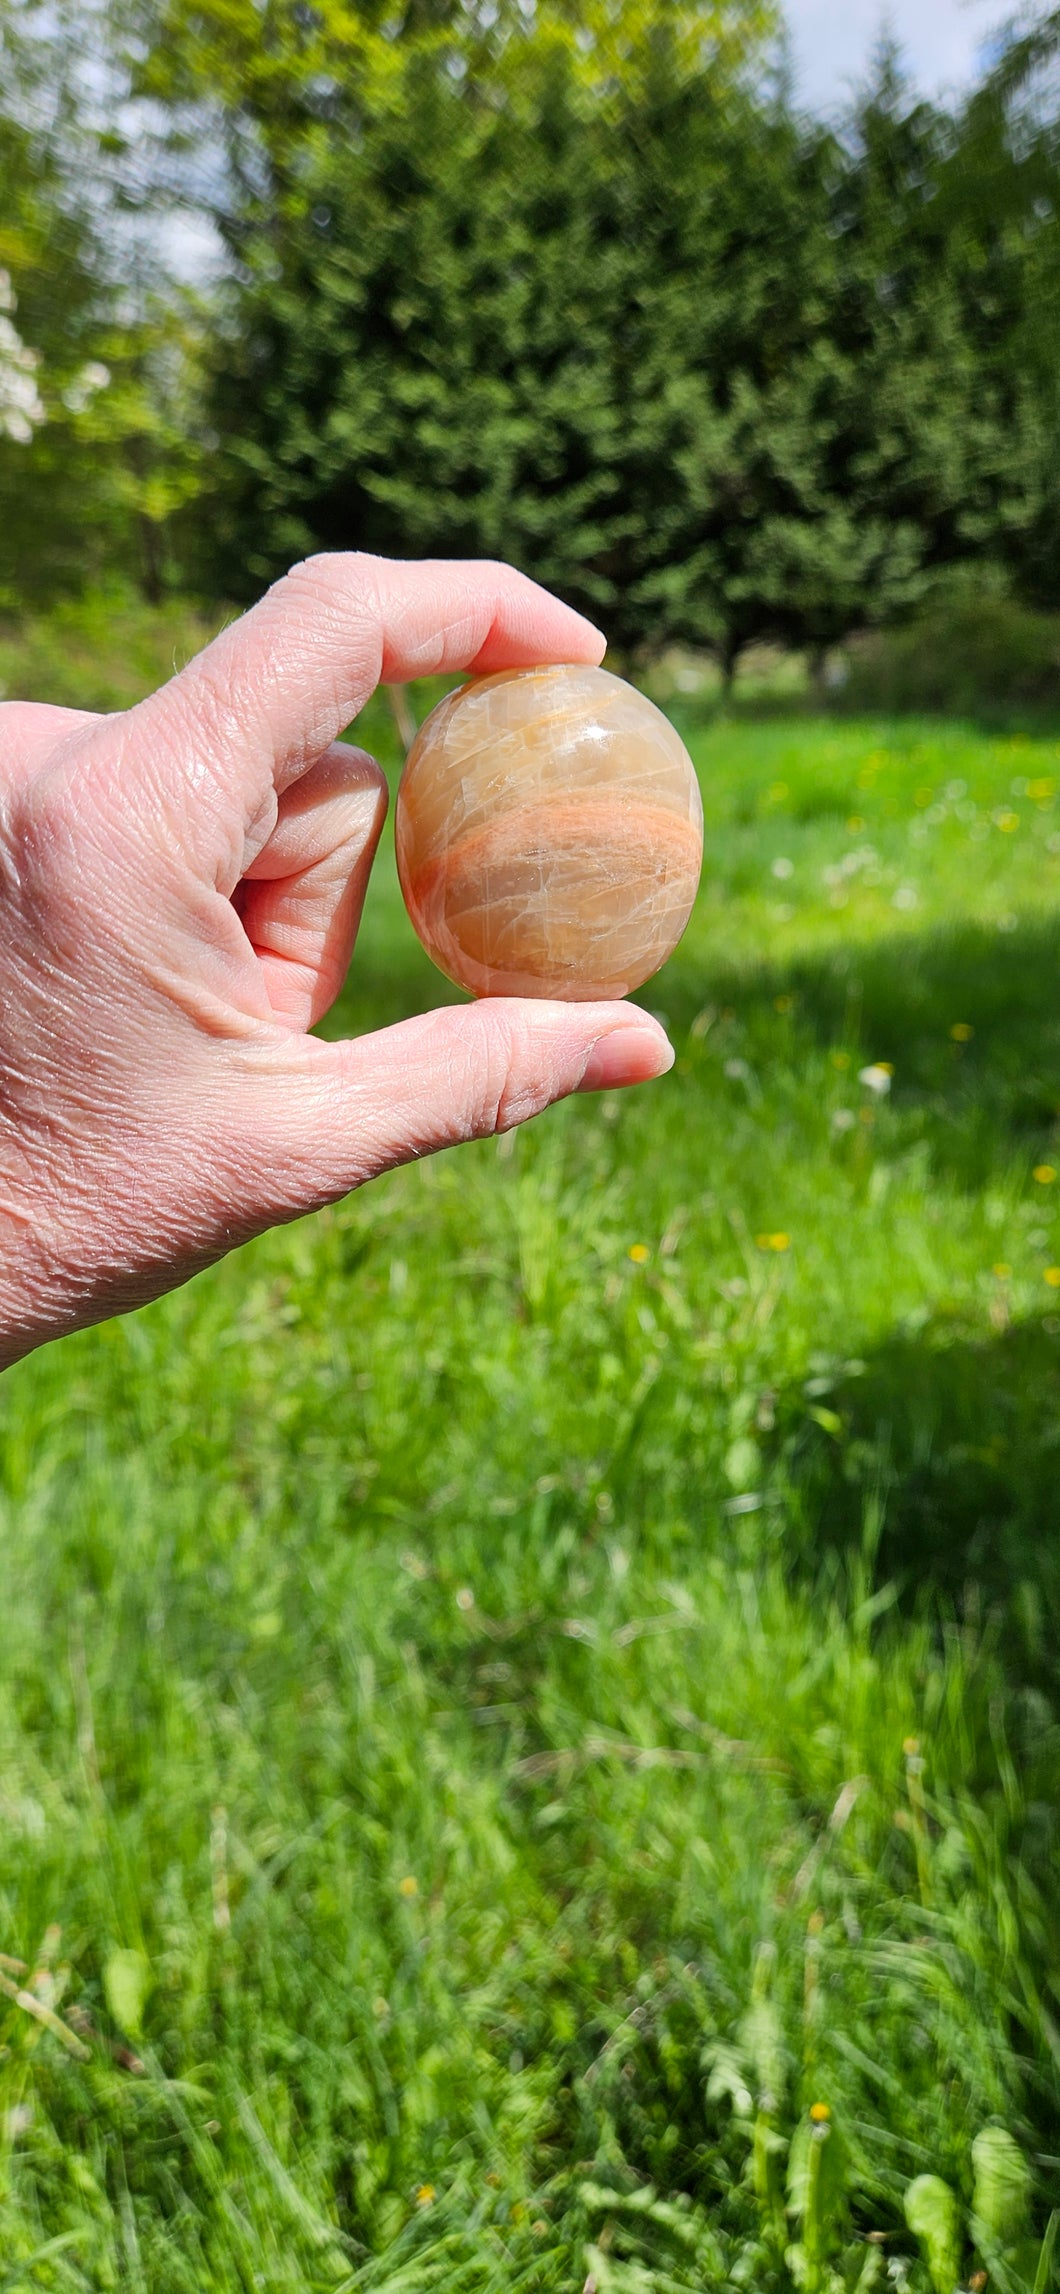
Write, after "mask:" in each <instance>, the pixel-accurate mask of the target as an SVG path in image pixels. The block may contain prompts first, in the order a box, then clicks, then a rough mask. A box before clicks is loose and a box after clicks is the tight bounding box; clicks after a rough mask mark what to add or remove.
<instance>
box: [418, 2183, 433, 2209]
mask: <svg viewBox="0 0 1060 2294" xmlns="http://www.w3.org/2000/svg"><path fill="white" fill-rule="evenodd" d="M436 2196H437V2193H436V2191H435V2188H434V2184H433V2183H432V2182H421V2184H420V2187H419V2189H418V2191H417V2192H416V2204H417V2206H431V2205H432V2204H433V2202H434V2199H435V2198H436Z"/></svg>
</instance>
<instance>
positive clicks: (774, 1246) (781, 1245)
mask: <svg viewBox="0 0 1060 2294" xmlns="http://www.w3.org/2000/svg"><path fill="white" fill-rule="evenodd" d="M755 1241H756V1243H757V1244H758V1248H759V1250H760V1251H786V1250H790V1248H791V1236H790V1235H786V1234H784V1233H782V1232H778V1233H777V1234H775V1235H756V1236H755Z"/></svg>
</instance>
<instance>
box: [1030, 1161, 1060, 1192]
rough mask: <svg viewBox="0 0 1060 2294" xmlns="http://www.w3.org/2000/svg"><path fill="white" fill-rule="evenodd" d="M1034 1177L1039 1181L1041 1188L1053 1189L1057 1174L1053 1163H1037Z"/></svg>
mask: <svg viewBox="0 0 1060 2294" xmlns="http://www.w3.org/2000/svg"><path fill="white" fill-rule="evenodd" d="M1032 1175H1033V1177H1034V1178H1035V1179H1037V1181H1038V1185H1039V1187H1051V1186H1052V1183H1053V1180H1054V1179H1055V1177H1056V1172H1055V1170H1054V1168H1053V1165H1052V1164H1051V1163H1036V1164H1035V1166H1034V1171H1033V1174H1032Z"/></svg>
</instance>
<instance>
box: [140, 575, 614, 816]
mask: <svg viewBox="0 0 1060 2294" xmlns="http://www.w3.org/2000/svg"><path fill="white" fill-rule="evenodd" d="M603 653H604V639H603V638H602V637H601V635H600V632H599V630H596V629H594V628H593V626H592V624H591V622H588V621H586V620H584V618H583V617H582V615H581V614H580V613H575V612H574V611H573V609H572V608H571V607H570V606H566V605H563V604H561V603H560V600H559V599H558V598H555V597H552V596H550V594H549V592H548V591H547V590H544V589H541V588H540V587H539V586H538V584H537V583H536V582H533V581H530V580H528V578H527V576H526V575H525V574H521V573H517V572H516V571H515V569H514V567H512V566H507V565H500V564H495V563H493V562H491V561H488V560H483V561H481V562H476V561H468V560H459V559H454V560H452V561H450V560H447V559H444V558H434V559H425V560H422V561H419V562H414V561H411V562H406V561H404V560H402V559H397V558H376V557H366V556H362V555H360V554H359V553H349V554H347V553H341V554H336V555H334V556H325V557H314V558H307V559H306V561H305V563H304V564H302V565H298V566H295V567H294V568H293V570H292V571H291V572H290V573H289V574H286V575H285V576H284V578H283V579H282V581H278V582H277V583H276V584H275V586H274V587H273V588H272V589H270V590H269V592H268V594H267V596H265V597H263V598H262V600H261V602H260V604H259V605H255V606H253V607H252V608H251V610H250V612H249V613H246V614H244V615H243V617H242V619H241V620H240V621H237V622H235V623H233V624H232V626H231V627H230V628H228V629H226V630H224V631H223V632H222V634H221V636H220V637H217V638H215V639H214V641H213V643H212V645H208V646H207V647H206V649H205V651H204V652H202V653H200V654H198V655H197V656H196V658H195V660H194V661H191V662H189V664H188V666H187V668H186V669H182V670H181V671H180V673H179V675H178V676H176V677H174V678H173V679H172V681H171V682H170V683H169V684H168V685H166V686H163V688H162V690H161V691H160V692H158V693H155V694H153V695H152V696H151V698H150V700H148V701H144V702H141V703H140V704H139V706H138V708H136V709H135V710H133V711H132V712H131V714H130V719H129V727H130V730H133V729H135V732H136V735H137V736H138V737H139V736H140V735H141V734H142V735H143V736H145V737H146V738H147V740H148V741H149V742H150V741H152V739H153V740H154V741H155V743H157V744H160V753H159V751H158V749H156V751H155V753H156V755H159V763H160V767H161V770H162V772H163V774H164V776H165V779H166V782H167V784H168V787H167V793H171V794H175V793H176V792H177V791H178V790H181V789H184V790H187V791H188V792H189V794H191V795H192V796H193V798H194V799H195V801H196V803H197V805H200V806H201V799H202V796H203V794H204V793H205V791H204V787H203V783H204V779H205V781H206V783H207V785H208V786H209V787H211V789H212V793H213V795H214V797H215V799H216V798H217V797H220V798H222V799H225V798H227V799H229V800H234V808H235V809H236V810H237V811H238V814H239V815H240V817H241V818H243V819H245V820H246V821H247V822H248V823H249V822H250V821H252V820H254V819H256V818H257V817H258V815H259V813H260V811H261V807H262V805H263V803H265V802H266V801H267V798H268V796H269V793H270V792H275V793H279V792H280V791H282V790H283V789H284V788H285V787H287V785H288V784H289V783H290V782H291V781H292V780H295V779H297V777H298V775H299V773H301V772H304V770H305V768H306V766H307V765H309V764H311V763H312V761H313V759H314V758H316V757H319V756H320V755H321V754H322V753H323V751H324V750H325V749H326V748H328V746H329V744H330V743H331V742H332V741H334V740H335V739H336V738H337V736H338V735H339V734H340V733H341V732H342V731H344V729H345V727H346V726H347V725H348V724H349V723H350V722H351V720H352V719H353V718H354V717H356V715H357V714H358V711H359V710H360V709H362V708H363V707H364V704H365V702H366V701H367V700H368V699H369V698H370V696H371V694H372V693H373V692H374V691H375V688H376V686H377V685H378V684H379V683H381V682H388V683H389V682H394V683H397V682H400V681H402V680H404V679H406V678H410V677H428V676H432V675H435V674H437V673H439V672H445V671H452V670H457V669H472V670H476V671H479V672H480V673H482V674H486V673H487V672H489V671H491V670H495V669H518V668H524V667H526V668H531V667H534V666H536V664H537V663H539V662H544V661H588V662H598V661H600V660H601V659H602V657H603ZM210 809H211V810H212V809H213V808H212V807H211V808H210ZM231 817H232V816H231V811H229V812H228V818H229V819H231ZM233 825H234V824H233Z"/></svg>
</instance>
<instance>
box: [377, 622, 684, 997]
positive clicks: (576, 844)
mask: <svg viewBox="0 0 1060 2294" xmlns="http://www.w3.org/2000/svg"><path fill="white" fill-rule="evenodd" d="M395 836H396V843H397V864H398V875H399V877H400V880H401V889H402V892H403V894H404V896H405V905H406V907H407V908H408V911H409V915H410V916H411V918H412V921H413V924H414V925H415V928H416V931H417V932H418V934H419V937H420V939H421V940H422V942H423V944H424V947H425V948H426V950H427V952H428V955H430V956H431V957H433V959H434V962H435V963H436V964H437V965H438V966H439V968H440V970H441V971H443V972H445V973H446V974H447V976H448V978H449V979H451V980H455V981H456V983H457V985H458V986H459V987H462V988H469V989H470V990H471V992H472V994H473V995H476V996H556V997H561V998H564V999H566V1000H568V1001H571V1002H587V1001H588V1000H590V999H591V998H593V997H598V996H600V997H603V996H624V995H628V994H629V992H630V990H631V989H632V988H638V987H640V986H641V984H642V982H643V981H645V980H647V979H650V978H651V975H652V973H653V972H657V971H658V969H659V966H660V964H664V963H665V962H666V959H667V957H668V956H669V955H671V954H672V952H673V950H674V948H675V947H676V945H677V942H678V940H679V939H680V937H681V934H682V932H683V931H684V928H685V925H686V924H687V922H688V918H689V915H690V914H691V910H692V903H693V901H694V899H695V896H696V889H697V886H698V884H699V872H700V867H701V865H702V859H703V806H702V802H701V799H700V794H699V784H698V782H697V780H696V776H695V771H694V769H693V765H692V760H691V758H690V756H689V754H688V751H687V749H686V748H685V746H684V743H683V742H682V741H680V740H679V739H678V736H677V734H676V733H675V732H674V729H673V726H672V725H671V724H670V722H669V720H668V718H666V717H664V716H663V714H662V711H661V710H660V709H656V708H655V707H654V705H653V703H652V702H651V701H647V700H645V698H644V695H643V694H642V693H638V692H636V691H635V690H634V688H633V687H632V686H631V685H627V684H625V683H624V682H623V680H622V678H620V677H612V676H611V675H610V673H609V672H608V671H607V670H605V669H584V668H579V667H576V666H571V667H566V668H558V669H556V668H550V669H517V670H507V671H505V672H503V673H502V674H501V675H499V676H496V677H480V678H478V679H477V680H476V682H475V683H474V684H471V685H464V686H462V687H460V689H459V690H458V691H457V692H455V693H450V694H448V695H447V696H446V699H445V700H444V701H440V702H439V704H438V707H437V708H436V709H433V710H432V712H431V714H430V716H429V717H428V718H427V719H426V720H425V722H424V724H423V725H422V726H421V727H420V730H419V733H418V734H417V736H416V739H415V741H414V743H413V745H412V748H411V749H410V751H409V755H408V761H407V763H406V765H405V770H404V773H403V775H402V780H401V786H400V789H399V791H398V800H397V814H396V821H395Z"/></svg>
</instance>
